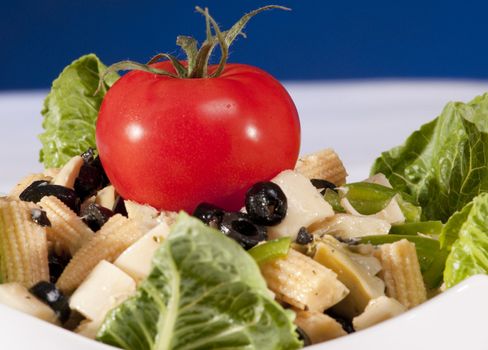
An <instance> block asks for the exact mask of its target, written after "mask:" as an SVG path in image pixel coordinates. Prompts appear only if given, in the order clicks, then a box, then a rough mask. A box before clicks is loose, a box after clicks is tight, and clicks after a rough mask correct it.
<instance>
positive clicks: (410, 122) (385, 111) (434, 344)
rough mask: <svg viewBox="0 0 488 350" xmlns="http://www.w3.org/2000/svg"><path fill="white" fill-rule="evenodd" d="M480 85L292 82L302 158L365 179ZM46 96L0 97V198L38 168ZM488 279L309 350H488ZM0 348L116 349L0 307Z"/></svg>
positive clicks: (476, 279)
mask: <svg viewBox="0 0 488 350" xmlns="http://www.w3.org/2000/svg"><path fill="white" fill-rule="evenodd" d="M486 86H487V85H486V83H483V82H459V81H458V82H449V81H373V82H371V81H370V82H367V81H366V82H365V81H362V82H341V83H308V84H299V83H293V84H288V88H289V90H290V93H291V95H292V97H293V98H294V100H295V102H296V104H297V107H298V109H299V112H300V116H301V123H302V131H303V137H302V138H303V141H302V152H304V153H305V152H311V151H314V150H318V149H321V148H325V147H333V148H335V149H336V150H337V151H338V153H339V154H340V155H341V157H343V159H344V161H345V164H346V168H347V169H348V172H349V174H350V175H351V176H350V180H353V181H356V180H360V179H362V178H365V177H367V175H368V169H369V166H370V164H371V162H372V161H373V160H374V158H375V157H377V156H378V155H379V154H380V152H381V151H384V150H387V149H389V148H390V147H392V146H395V145H397V144H400V143H402V142H403V140H404V139H405V137H406V136H407V135H409V134H410V133H411V132H412V131H414V130H415V129H417V128H418V127H419V126H420V125H421V124H422V123H425V122H427V121H429V120H431V119H432V118H434V117H435V116H436V115H437V114H438V113H439V112H440V111H441V109H442V107H443V105H444V104H445V103H446V102H448V101H451V100H463V101H467V100H470V99H471V98H472V97H474V96H476V95H478V94H481V93H482V92H484V91H485V90H486ZM45 93H46V92H35V93H22V94H16V93H10V94H0V121H1V123H2V127H1V128H0V130H2V133H1V137H0V164H1V165H2V171H1V173H0V193H1V192H8V191H9V188H11V187H12V186H13V185H14V184H15V182H16V181H17V180H18V179H20V178H21V177H22V176H24V175H26V174H27V173H29V172H35V171H37V170H40V169H41V166H40V165H39V164H38V163H37V162H36V161H37V156H38V151H39V142H38V141H37V139H36V135H37V134H38V133H40V131H41V128H40V122H41V118H40V116H39V111H40V109H41V103H42V99H43V97H44V96H45ZM487 314H488V277H487V276H475V277H472V278H470V279H468V280H466V281H464V282H463V283H461V284H459V285H458V286H456V287H454V288H452V289H450V290H448V291H447V292H445V293H443V294H441V295H440V296H437V297H435V298H433V299H432V300H429V301H428V302H426V303H424V304H423V305H420V306H419V307H417V308H415V309H413V310H410V311H408V312H406V313H405V314H402V315H400V316H399V317H396V318H394V319H392V320H389V321H386V322H383V323H381V324H379V325H377V326H374V327H371V328H369V329H366V330H364V331H361V332H357V333H354V334H352V335H349V336H346V337H343V338H340V339H336V340H333V341H330V342H326V343H323V344H318V345H315V346H312V347H310V348H309V349H310V350H353V349H375V350H402V349H405V350H407V349H408V350H412V349H421V350H422V349H442V350H457V349H460V348H465V349H469V350H486V349H488V331H486V330H485V329H486V326H485V322H486V321H485V320H486V318H487V316H486V315H487ZM0 349H19V350H23V349H36V350H44V349H45V350H52V349H70V350H82V349H83V350H103V349H107V350H108V349H114V348H113V347H109V346H106V345H104V344H101V343H97V342H95V341H92V340H89V339H86V338H83V337H81V336H78V335H76V334H74V333H71V332H69V331H66V330H64V329H61V328H59V327H56V326H53V325H50V324H48V323H45V322H43V321H40V320H37V319H35V318H32V317H30V316H27V315H24V314H21V313H19V312H17V311H15V310H12V309H9V308H7V307H5V306H2V305H0Z"/></svg>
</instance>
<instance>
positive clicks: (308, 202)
mask: <svg viewBox="0 0 488 350" xmlns="http://www.w3.org/2000/svg"><path fill="white" fill-rule="evenodd" d="M271 181H272V182H274V183H275V184H277V185H278V186H280V188H281V189H282V190H283V192H284V193H285V196H286V199H287V202H288V209H287V211H286V216H285V218H284V219H283V221H282V222H281V223H279V224H278V225H276V226H270V227H269V228H268V232H269V236H270V238H277V237H284V236H289V237H291V238H292V239H293V240H294V239H295V238H296V236H297V234H298V230H299V229H300V228H301V227H308V226H310V225H312V224H314V223H316V222H319V221H322V220H324V219H325V218H327V217H329V216H333V215H334V210H333V209H332V207H331V206H330V204H329V203H327V202H326V201H325V200H324V198H322V196H321V195H320V193H319V192H318V191H317V189H316V188H315V187H314V186H313V185H312V183H311V182H310V180H309V179H307V178H306V177H305V176H303V175H301V174H298V173H296V172H294V171H292V170H285V171H283V172H281V173H280V174H278V176H276V177H275V178H274V179H273V180H271Z"/></svg>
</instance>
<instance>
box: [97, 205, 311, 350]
mask: <svg viewBox="0 0 488 350" xmlns="http://www.w3.org/2000/svg"><path fill="white" fill-rule="evenodd" d="M292 320H293V317H292V313H291V312H290V311H285V310H284V309H283V308H282V307H281V306H280V305H279V304H278V303H276V302H275V301H274V300H273V299H272V298H271V297H270V295H269V291H268V290H267V288H266V283H265V281H264V279H263V278H262V276H261V273H260V271H259V268H258V266H257V264H256V263H255V262H254V260H253V258H252V257H251V256H250V255H249V254H247V253H246V252H245V251H244V250H243V249H242V248H241V247H240V246H239V245H238V244H237V243H236V242H234V241H233V240H231V239H229V238H228V237H226V236H225V235H223V234H222V233H220V232H219V231H216V230H214V229H212V228H209V227H207V226H205V225H204V224H202V223H201V222H200V221H199V220H197V219H194V218H191V217H189V216H188V215H186V214H180V217H179V220H178V221H177V222H176V223H175V224H174V226H173V228H172V231H171V234H170V235H169V237H168V239H167V240H166V241H165V242H164V243H163V244H162V245H161V247H160V248H159V250H158V251H157V252H156V254H155V256H154V259H153V268H152V271H151V273H150V275H149V277H148V278H147V279H146V280H145V281H143V282H142V284H141V285H140V287H139V288H138V290H137V293H136V295H135V296H134V297H132V298H131V299H129V300H127V301H126V302H124V303H123V304H122V305H121V306H119V307H118V308H116V309H115V310H113V311H112V312H111V313H110V314H109V316H108V317H107V319H106V320H105V322H104V324H103V326H102V328H101V329H100V331H99V334H98V339H99V340H101V341H102V342H105V343H107V344H111V345H115V346H118V347H121V348H123V349H131V350H153V349H154V350H156V349H157V350H162V349H165V350H166V349H217V348H219V349H220V348H222V349H223V348H225V349H231V348H232V349H246V350H252V349H259V350H266V349H298V348H300V347H301V343H300V341H299V340H298V339H297V335H296V333H295V326H294V325H293V322H292Z"/></svg>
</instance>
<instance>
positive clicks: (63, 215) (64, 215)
mask: <svg viewBox="0 0 488 350" xmlns="http://www.w3.org/2000/svg"><path fill="white" fill-rule="evenodd" d="M39 205H40V206H41V208H42V209H43V210H44V211H45V212H46V214H47V217H48V219H49V221H51V227H48V229H47V234H48V239H49V241H51V242H53V243H54V245H55V247H57V248H58V247H59V248H60V250H62V251H64V252H69V253H70V254H71V255H73V254H75V253H76V251H77V250H78V249H80V247H81V246H82V245H83V244H84V243H85V242H87V241H88V240H89V239H90V238H91V237H92V236H93V231H92V230H90V228H89V227H88V226H87V225H86V224H85V223H84V222H83V220H81V219H80V218H79V217H78V215H76V213H75V212H74V211H72V210H71V209H70V208H68V206H67V205H66V204H64V203H63V202H61V201H60V200H59V199H58V198H56V197H54V196H47V197H43V198H42V199H41V201H40V202H39Z"/></svg>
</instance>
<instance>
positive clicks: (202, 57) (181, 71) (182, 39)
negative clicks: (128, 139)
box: [95, 5, 290, 93]
mask: <svg viewBox="0 0 488 350" xmlns="http://www.w3.org/2000/svg"><path fill="white" fill-rule="evenodd" d="M195 9H196V11H197V12H199V13H201V14H202V15H203V16H204V17H205V26H206V35H207V37H206V39H205V41H204V42H203V43H202V45H201V46H200V48H198V42H197V41H196V40H195V39H194V38H192V37H190V36H184V35H180V36H178V37H177V38H176V45H178V46H179V47H180V48H181V49H182V50H183V51H184V52H185V55H186V61H187V64H186V65H184V64H183V63H181V61H180V60H178V59H177V58H176V57H175V56H173V55H170V54H167V53H159V54H157V55H156V56H154V57H153V58H151V60H149V62H147V63H146V64H142V63H138V62H134V61H121V62H118V63H115V64H113V65H111V66H110V67H108V68H107V70H106V71H105V72H103V73H102V74H101V76H100V82H99V89H100V87H101V86H102V85H103V81H104V78H105V77H106V76H107V74H110V73H111V72H118V71H123V70H141V71H144V72H148V73H152V74H159V75H164V76H169V77H173V78H182V79H185V78H216V77H219V76H220V75H221V74H222V72H223V71H224V69H225V65H226V63H227V60H228V58H229V47H230V46H231V45H232V43H233V42H234V40H235V39H236V38H237V36H239V35H242V36H243V37H246V35H245V34H244V33H243V32H242V30H243V29H244V27H245V26H246V24H247V22H249V20H250V19H251V18H253V17H254V16H256V15H257V14H258V13H261V12H263V11H266V10H272V9H279V10H286V11H289V10H290V9H289V8H287V7H283V6H278V5H268V6H263V7H261V8H258V9H256V10H254V11H251V12H249V13H247V14H245V15H244V16H242V17H241V19H239V21H237V22H236V23H235V24H234V25H233V26H232V27H231V28H230V29H229V30H226V31H221V30H220V28H219V26H218V24H217V22H216V21H215V20H214V18H213V17H212V16H211V15H210V13H209V11H208V8H205V9H202V8H201V7H199V6H197V7H196V8H195ZM212 30H213V33H212ZM217 45H218V46H220V61H219V64H218V66H217V69H216V70H215V71H214V72H213V73H212V74H210V75H209V74H208V65H209V61H210V56H211V55H212V52H213V50H214V49H215V47H216V46H217ZM161 60H169V61H170V62H171V64H172V65H173V67H174V69H175V71H176V73H172V72H168V71H166V70H164V69H158V68H155V67H154V66H153V64H154V63H156V62H158V61H161ZM99 89H97V91H96V92H95V93H97V92H98V90H99Z"/></svg>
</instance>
